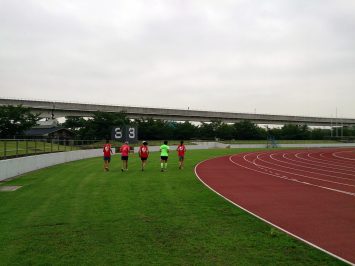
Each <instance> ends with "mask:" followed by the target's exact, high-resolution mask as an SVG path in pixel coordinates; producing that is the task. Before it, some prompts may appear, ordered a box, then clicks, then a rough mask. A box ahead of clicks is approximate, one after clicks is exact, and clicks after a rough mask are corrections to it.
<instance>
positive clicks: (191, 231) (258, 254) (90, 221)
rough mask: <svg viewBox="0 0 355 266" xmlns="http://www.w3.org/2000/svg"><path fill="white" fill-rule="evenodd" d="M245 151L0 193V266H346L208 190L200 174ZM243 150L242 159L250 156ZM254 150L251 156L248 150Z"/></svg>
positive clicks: (94, 172)
mask: <svg viewBox="0 0 355 266" xmlns="http://www.w3.org/2000/svg"><path fill="white" fill-rule="evenodd" d="M240 151H241V150H236V149H219V150H204V151H188V153H187V155H186V166H185V169H184V170H178V162H177V156H176V154H175V153H173V154H172V155H171V156H170V158H169V166H168V171H167V172H164V173H162V172H160V171H159V170H160V169H159V167H160V162H159V157H158V154H157V153H152V154H151V156H150V158H149V160H148V165H147V168H146V171H145V172H141V171H140V161H139V159H138V158H137V157H136V155H134V156H133V157H131V158H130V161H129V171H128V172H124V173H122V172H121V171H120V160H119V158H118V156H117V155H115V156H114V158H113V160H112V162H111V170H110V172H104V171H103V169H102V166H103V161H102V158H94V159H88V160H82V161H77V162H72V163H68V164H65V165H57V166H54V167H51V168H47V169H42V170H40V171H36V172H33V173H30V174H27V175H24V176H22V177H21V178H18V179H15V180H12V181H10V182H6V183H1V186H4V185H21V186H23V187H22V188H21V189H19V190H17V191H14V192H0V232H1V234H0V258H1V261H0V264H1V265H32V264H33V265H38V264H41V265H45V264H54V265H57V264H60V265H83V264H90V265H114V264H116V265H117V264H119V265H122V264H125V265H132V264H165V265H167V264H169V265H171V264H175V265H176V264H179V265H192V264H196V265H344V263H343V262H341V261H339V260H337V259H335V258H333V257H331V256H329V255H327V254H325V253H323V252H321V251H319V250H316V249H314V248H312V247H310V246H308V245H306V244H304V243H302V242H300V241H299V240H296V239H294V238H292V237H290V236H288V235H286V234H284V233H282V232H280V231H278V230H277V229H274V228H272V227H271V226H270V225H267V224H265V223H264V222H262V221H260V220H258V219H256V218H255V217H253V216H251V215H249V214H247V213H246V212H244V211H242V210H240V209H238V208H237V207H235V206H234V205H232V204H230V203H229V202H227V201H225V200H224V199H222V198H221V197H219V196H218V195H216V194H214V193H213V192H212V191H210V190H209V189H207V188H206V187H205V186H204V185H203V184H201V182H200V181H198V179H197V178H196V176H195V174H194V166H195V165H196V164H197V163H198V162H200V161H203V160H206V159H208V158H211V157H215V156H222V155H227V154H234V153H237V152H240ZM243 151H246V150H245V149H244V150H243ZM249 151H250V150H249Z"/></svg>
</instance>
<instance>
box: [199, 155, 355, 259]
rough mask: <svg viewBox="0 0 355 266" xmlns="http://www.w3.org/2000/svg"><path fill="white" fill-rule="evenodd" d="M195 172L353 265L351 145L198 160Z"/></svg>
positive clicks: (249, 208)
mask: <svg viewBox="0 0 355 266" xmlns="http://www.w3.org/2000/svg"><path fill="white" fill-rule="evenodd" d="M195 173H196V175H197V176H198V178H199V179H200V180H201V181H202V182H203V183H204V184H205V185H206V186H208V187H209V188H210V189H212V190H213V191H215V192H217V193H218V194H219V195H221V196H222V197H224V198H226V199H227V200H229V201H231V202H232V203H234V204H235V205H237V206H239V207H241V208H243V209H244V210H246V211H248V212H250V213H251V214H253V215H255V216H257V217H258V218H260V219H262V220H264V221H266V222H268V223H270V224H272V225H273V226H276V227H277V228H279V229H281V230H283V231H285V232H286V233H288V234H290V235H292V236H294V237H296V238H299V239H301V240H302V241H304V242H306V243H308V244H310V245H312V246H314V247H317V248H319V249H321V250H323V251H325V252H327V253H329V254H331V255H332V256H335V257H337V258H338V259H341V260H343V261H345V262H347V263H350V264H353V263H354V264H355V149H334V148H333V149H312V150H278V151H263V152H253V153H240V154H235V155H232V156H224V157H219V158H214V159H210V160H207V161H204V162H201V163H199V164H198V165H197V166H196V168H195Z"/></svg>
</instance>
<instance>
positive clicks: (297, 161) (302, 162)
mask: <svg viewBox="0 0 355 266" xmlns="http://www.w3.org/2000/svg"><path fill="white" fill-rule="evenodd" d="M287 155H295V154H292V153H284V154H283V155H282V157H283V158H285V159H286V160H288V161H292V162H296V163H299V164H307V165H312V166H319V167H323V168H330V167H327V166H324V165H329V163H319V162H314V163H310V160H306V162H304V161H300V160H294V159H291V158H289V157H287ZM333 168H334V167H332V169H333ZM345 168H350V167H344V166H341V167H337V169H339V170H344V171H348V172H354V173H355V171H353V170H348V169H345ZM351 169H354V170H355V168H352V167H351Z"/></svg>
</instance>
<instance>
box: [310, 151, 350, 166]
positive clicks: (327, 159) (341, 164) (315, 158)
mask: <svg viewBox="0 0 355 266" xmlns="http://www.w3.org/2000/svg"><path fill="white" fill-rule="evenodd" d="M316 154H319V156H321V157H323V158H325V160H324V159H319V158H317V157H313V156H312V155H316ZM324 154H325V153H308V155H307V156H308V157H309V158H311V159H314V160H318V161H321V162H324V163H329V162H332V163H333V164H334V165H339V166H342V167H345V166H347V167H350V168H352V169H355V168H354V167H351V166H350V165H352V164H349V162H345V161H344V160H342V161H339V159H331V158H327V157H325V156H324ZM322 155H323V156H322ZM330 155H332V153H331V154H330Z"/></svg>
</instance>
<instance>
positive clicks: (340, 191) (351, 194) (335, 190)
mask: <svg viewBox="0 0 355 266" xmlns="http://www.w3.org/2000/svg"><path fill="white" fill-rule="evenodd" d="M246 156H247V155H246ZM231 157H232V156H231ZM231 157H229V160H230V161H231V162H232V163H234V164H236V165H239V166H241V167H243V168H246V169H248V170H252V171H255V172H259V173H262V174H266V175H271V176H275V177H278V178H280V177H279V176H276V175H274V174H270V173H266V172H262V171H258V170H255V169H252V168H249V167H246V166H243V165H241V164H238V163H236V162H234V161H233V160H232V159H231ZM243 158H244V160H245V161H247V162H249V163H251V161H248V160H247V159H245V156H244V157H243ZM281 172H285V171H281ZM285 173H289V172H285ZM289 174H293V173H289ZM296 175H298V176H303V175H299V174H296ZM303 177H307V176H303ZM283 179H286V180H289V181H293V182H297V183H300V184H304V185H308V186H313V187H318V188H322V189H326V190H330V191H334V192H338V193H342V194H346V195H350V196H353V197H354V196H355V193H351V192H348V191H343V190H338V189H334V188H329V187H325V186H319V185H315V184H312V183H308V182H304V181H298V180H297V179H293V178H289V177H288V178H283ZM315 179H316V178H315Z"/></svg>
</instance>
